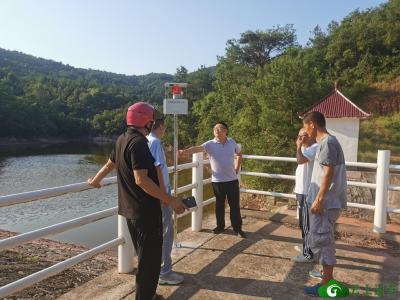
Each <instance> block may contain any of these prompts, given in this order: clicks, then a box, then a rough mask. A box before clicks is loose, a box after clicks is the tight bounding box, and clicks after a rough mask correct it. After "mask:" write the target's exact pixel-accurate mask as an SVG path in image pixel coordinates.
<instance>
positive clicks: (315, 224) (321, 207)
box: [303, 112, 347, 296]
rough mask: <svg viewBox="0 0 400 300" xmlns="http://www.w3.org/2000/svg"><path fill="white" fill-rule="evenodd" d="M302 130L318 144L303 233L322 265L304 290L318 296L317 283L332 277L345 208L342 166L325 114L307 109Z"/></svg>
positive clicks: (327, 281)
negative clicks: (319, 275)
mask: <svg viewBox="0 0 400 300" xmlns="http://www.w3.org/2000/svg"><path fill="white" fill-rule="evenodd" d="M303 126H304V130H305V131H306V132H307V134H308V136H310V137H311V138H315V139H316V140H317V143H318V148H317V153H316V156H315V162H314V168H313V172H312V176H311V184H310V188H309V189H308V194H307V199H306V201H307V204H308V206H309V207H310V211H309V216H310V230H309V232H308V233H307V239H308V240H309V243H310V247H311V250H312V252H313V253H314V255H316V256H317V257H318V258H319V263H320V264H321V265H322V268H323V270H322V281H321V283H318V284H316V285H314V286H307V287H305V288H304V292H305V293H306V294H308V295H311V296H318V289H319V287H320V286H321V285H327V284H328V283H329V281H330V280H332V279H333V268H334V265H335V264H336V257H335V253H336V249H335V248H336V246H335V223H336V221H337V219H338V218H339V214H340V210H341V209H343V208H346V207H347V194H346V188H347V181H346V166H345V160H344V154H343V150H342V147H341V146H340V144H339V142H338V140H337V139H336V137H334V136H333V135H330V134H329V132H328V131H327V130H326V122H325V117H324V115H323V114H322V113H320V112H310V113H308V114H307V115H305V116H304V119H303Z"/></svg>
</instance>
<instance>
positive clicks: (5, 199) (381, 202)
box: [0, 150, 400, 298]
mask: <svg viewBox="0 0 400 300" xmlns="http://www.w3.org/2000/svg"><path fill="white" fill-rule="evenodd" d="M243 158H244V159H256V160H266V161H281V162H296V159H295V158H291V157H274V156H257V155H243ZM389 160H390V152H389V151H381V150H379V151H378V159H377V163H359V162H346V166H351V167H360V168H368V169H374V170H375V169H376V174H377V175H376V183H365V182H354V181H349V182H348V185H352V186H358V187H366V188H371V189H375V190H376V193H375V205H367V204H359V203H348V205H349V206H351V207H358V208H364V209H369V210H374V211H375V216H374V227H373V229H374V231H375V232H379V233H382V232H385V225H386V215H387V213H388V212H391V213H400V208H389V209H388V208H387V200H388V191H389V190H391V191H400V186H395V185H389V171H390V170H394V171H399V170H400V165H390V164H389ZM208 163H209V161H208V160H204V158H203V153H196V154H194V155H193V162H191V163H186V164H181V165H178V166H177V170H178V171H181V170H186V169H192V183H191V184H188V185H185V186H182V187H179V188H178V191H177V192H178V194H180V193H184V192H186V191H190V190H192V195H193V196H194V197H195V199H196V202H197V205H198V208H197V209H196V210H194V211H187V212H185V213H183V214H181V215H179V216H178V218H180V217H183V216H185V215H187V214H190V213H191V214H192V216H191V220H192V226H191V227H192V230H193V231H200V230H201V229H202V219H203V207H204V206H206V205H208V204H211V203H213V202H215V197H213V198H210V199H208V200H205V201H203V186H204V185H206V184H209V183H211V178H207V179H204V173H203V169H204V165H205V164H208ZM172 171H173V169H172V168H171V167H170V168H169V172H170V173H171V172H172ZM240 175H243V176H257V177H265V178H271V179H280V180H294V179H295V176H293V175H286V174H269V173H260V172H248V171H242V172H241V173H240ZM116 181H117V179H116V177H108V178H104V179H103V181H102V182H101V185H102V186H105V185H110V184H115V183H116ZM91 188H93V187H91V186H89V185H88V184H87V183H86V182H81V183H76V184H70V185H66V186H61V187H55V188H49V189H43V190H37V191H33V192H26V193H19V194H13V195H7V196H1V197H0V207H4V206H10V205H14V204H19V203H25V202H30V201H36V200H41V199H47V198H51V197H55V196H59V195H63V194H67V193H73V192H80V191H84V190H88V189H91ZM240 191H241V192H243V193H252V194H259V195H267V196H273V197H282V198H289V199H290V198H292V199H294V198H295V195H294V194H288V193H280V192H274V191H260V190H253V189H244V188H242V189H241V190H240ZM115 214H117V207H113V208H109V209H106V210H103V211H100V212H96V213H92V214H89V215H86V216H83V217H79V218H75V219H72V220H69V221H66V222H62V223H58V224H55V225H51V226H48V227H45V228H41V229H38V230H34V231H31V232H27V233H23V234H20V235H17V236H13V237H10V238H6V239H3V240H0V250H4V249H8V248H11V247H15V246H17V245H21V244H24V243H27V242H30V241H33V240H36V239H39V238H43V237H47V236H51V235H54V234H58V233H61V232H63V231H66V230H69V229H72V228H76V227H79V226H83V225H86V224H89V223H92V222H95V221H98V220H101V219H104V218H107V217H110V216H112V215H115ZM115 246H118V271H119V272H120V273H129V272H131V271H133V269H134V265H133V256H134V255H135V253H134V248H133V244H132V241H131V238H130V234H129V230H128V228H127V224H126V220H125V218H124V217H122V216H118V238H116V239H113V240H111V241H109V242H107V243H104V244H102V245H99V246H97V247H95V248H93V249H90V250H88V251H86V252H83V253H81V254H79V255H77V256H74V257H72V258H70V259H67V260H65V261H62V262H60V263H58V264H56V265H54V266H51V267H49V268H47V269H44V270H41V271H39V272H37V273H34V274H31V275H29V276H27V277H24V278H22V279H19V280H17V281H14V282H12V283H9V284H7V285H5V286H3V287H1V288H0V298H2V297H5V296H8V295H11V294H13V293H16V292H17V291H20V290H22V289H24V288H27V287H29V286H31V285H33V284H35V283H37V282H39V281H41V280H44V279H45V278H48V277H50V276H53V275H55V274H58V273H60V272H62V271H63V270H65V269H67V268H70V267H72V266H74V265H76V264H78V263H80V262H82V261H84V260H86V259H88V258H90V257H92V256H94V255H96V254H98V253H100V252H104V251H106V250H108V249H110V248H113V247H115Z"/></svg>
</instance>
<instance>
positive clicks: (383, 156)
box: [373, 150, 390, 233]
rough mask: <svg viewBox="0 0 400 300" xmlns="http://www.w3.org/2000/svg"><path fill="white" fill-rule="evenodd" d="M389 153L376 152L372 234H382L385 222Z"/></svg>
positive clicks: (385, 151) (386, 151)
mask: <svg viewBox="0 0 400 300" xmlns="http://www.w3.org/2000/svg"><path fill="white" fill-rule="evenodd" d="M389 164H390V151H389V150H378V159H377V165H378V168H377V169H376V192H375V214H374V229H373V230H374V232H377V233H384V232H385V230H386V228H385V227H386V221H387V201H388V185H389Z"/></svg>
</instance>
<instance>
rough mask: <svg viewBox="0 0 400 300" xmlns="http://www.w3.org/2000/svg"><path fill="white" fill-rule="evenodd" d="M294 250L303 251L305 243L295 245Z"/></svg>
mask: <svg viewBox="0 0 400 300" xmlns="http://www.w3.org/2000/svg"><path fill="white" fill-rule="evenodd" d="M294 250H296V251H297V252H300V253H303V245H296V246H294Z"/></svg>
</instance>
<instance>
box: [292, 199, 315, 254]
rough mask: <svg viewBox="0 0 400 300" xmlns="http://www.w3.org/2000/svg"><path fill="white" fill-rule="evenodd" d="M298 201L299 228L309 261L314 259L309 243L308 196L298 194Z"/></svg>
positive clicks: (304, 250)
mask: <svg viewBox="0 0 400 300" xmlns="http://www.w3.org/2000/svg"><path fill="white" fill-rule="evenodd" d="M296 200H297V202H298V204H299V227H300V229H301V237H302V238H303V255H304V256H305V257H307V258H308V259H312V258H313V257H314V254H313V252H312V251H311V248H310V243H309V241H308V236H307V234H308V232H309V231H310V217H309V215H308V205H307V202H306V195H302V194H296Z"/></svg>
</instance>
